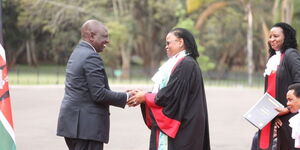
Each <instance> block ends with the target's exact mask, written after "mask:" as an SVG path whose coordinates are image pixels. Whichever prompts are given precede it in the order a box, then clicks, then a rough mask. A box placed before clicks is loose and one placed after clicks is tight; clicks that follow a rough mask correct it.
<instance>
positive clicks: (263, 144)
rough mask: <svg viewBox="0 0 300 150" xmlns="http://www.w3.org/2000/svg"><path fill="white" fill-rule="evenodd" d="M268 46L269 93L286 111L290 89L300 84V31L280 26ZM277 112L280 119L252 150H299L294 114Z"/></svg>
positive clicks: (261, 134) (258, 136) (272, 32)
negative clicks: (291, 122)
mask: <svg viewBox="0 0 300 150" xmlns="http://www.w3.org/2000/svg"><path fill="white" fill-rule="evenodd" d="M268 45H269V59H268V62H267V65H266V69H265V72H264V76H265V92H268V93H269V94H270V95H271V96H272V97H274V98H275V99H276V100H278V101H279V102H280V103H281V104H282V105H284V106H285V107H286V103H287V99H286V93H287V91H288V86H289V85H291V84H293V83H298V82H300V55H299V53H298V51H297V41H296V31H295V30H294V29H293V28H292V27H291V26H290V25H288V24H286V23H282V22H280V23H276V24H275V25H273V26H272V28H271V30H270V34H269V40H268ZM277 110H278V111H279V114H278V115H277V117H276V118H275V119H273V121H271V122H270V123H268V124H267V125H266V126H265V127H264V128H263V129H262V130H259V131H258V133H257V134H256V136H255V137H254V140H253V144H252V150H254V149H255V150H256V149H259V150H274V149H275V150H294V149H296V148H294V140H293V139H292V138H291V128H290V127H289V122H288V120H289V119H290V118H291V117H292V116H293V115H294V114H292V113H290V111H289V109H288V108H282V109H277ZM275 141H277V142H275ZM273 142H274V143H273Z"/></svg>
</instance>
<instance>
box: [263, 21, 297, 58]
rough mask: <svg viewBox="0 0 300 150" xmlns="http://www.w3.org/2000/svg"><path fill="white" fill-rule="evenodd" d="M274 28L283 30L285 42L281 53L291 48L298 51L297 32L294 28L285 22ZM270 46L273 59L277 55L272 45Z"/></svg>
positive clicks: (275, 25)
mask: <svg viewBox="0 0 300 150" xmlns="http://www.w3.org/2000/svg"><path fill="white" fill-rule="evenodd" d="M274 27H279V28H281V29H282V30H283V34H284V41H283V45H282V48H281V49H280V51H281V53H284V52H285V51H286V50H287V49H289V48H294V49H297V40H296V30H295V29H294V28H293V27H292V26H290V25H289V24H287V23H284V22H279V23H276V24H274V25H273V26H272V28H274ZM268 45H269V54H270V57H271V56H273V55H274V54H275V50H274V49H273V48H272V47H271V45H270V43H268Z"/></svg>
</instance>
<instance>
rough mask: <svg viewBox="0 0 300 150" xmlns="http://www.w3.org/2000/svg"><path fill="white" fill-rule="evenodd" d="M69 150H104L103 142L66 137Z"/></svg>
mask: <svg viewBox="0 0 300 150" xmlns="http://www.w3.org/2000/svg"><path fill="white" fill-rule="evenodd" d="M65 141H66V144H67V146H68V148H69V150H103V142H99V141H92V140H82V139H73V138H67V137H65Z"/></svg>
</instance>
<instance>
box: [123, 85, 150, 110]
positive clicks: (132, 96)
mask: <svg viewBox="0 0 300 150" xmlns="http://www.w3.org/2000/svg"><path fill="white" fill-rule="evenodd" d="M126 92H127V93H129V98H128V100H127V105H128V106H129V107H135V106H137V105H139V104H141V103H144V102H145V94H146V92H144V91H143V90H139V89H135V90H127V91H126Z"/></svg>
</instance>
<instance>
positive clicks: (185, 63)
mask: <svg viewBox="0 0 300 150" xmlns="http://www.w3.org/2000/svg"><path fill="white" fill-rule="evenodd" d="M145 98H146V101H145V104H142V105H141V108H142V113H143V117H144V121H145V123H146V125H147V126H148V127H149V128H150V129H151V137H150V148H149V149H150V150H157V145H158V133H159V131H161V132H163V133H164V134H166V135H167V136H168V150H210V140H209V126H208V114H207V105H206V97H205V91H204V85H203V79H202V74H201V70H200V68H199V65H198V63H197V62H196V61H195V60H194V59H193V58H192V57H190V56H186V57H184V58H183V59H182V60H181V61H180V62H177V65H176V66H175V67H174V68H173V72H172V73H171V76H170V79H169V81H168V84H167V86H166V87H164V88H162V89H160V90H159V91H158V93H156V94H155V93H148V94H146V96H145Z"/></svg>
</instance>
